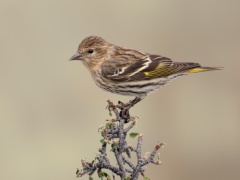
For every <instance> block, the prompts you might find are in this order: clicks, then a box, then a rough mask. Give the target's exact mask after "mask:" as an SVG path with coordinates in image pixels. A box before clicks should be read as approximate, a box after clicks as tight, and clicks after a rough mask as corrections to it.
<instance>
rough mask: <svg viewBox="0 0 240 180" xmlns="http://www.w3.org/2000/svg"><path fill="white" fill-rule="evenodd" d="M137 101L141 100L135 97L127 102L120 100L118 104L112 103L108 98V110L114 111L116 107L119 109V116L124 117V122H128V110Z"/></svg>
mask: <svg viewBox="0 0 240 180" xmlns="http://www.w3.org/2000/svg"><path fill="white" fill-rule="evenodd" d="M139 101H141V99H140V98H138V97H136V98H135V99H133V100H131V101H129V102H128V103H123V102H121V101H118V105H114V104H113V103H112V102H111V101H110V100H108V101H107V102H108V110H109V112H110V114H111V111H115V110H116V109H119V110H120V113H119V117H120V118H121V119H124V120H125V123H128V122H129V121H130V114H129V110H130V108H131V107H133V106H134V105H135V104H137V103H138V102H139Z"/></svg>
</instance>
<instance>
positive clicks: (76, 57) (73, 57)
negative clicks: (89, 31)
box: [69, 52, 83, 61]
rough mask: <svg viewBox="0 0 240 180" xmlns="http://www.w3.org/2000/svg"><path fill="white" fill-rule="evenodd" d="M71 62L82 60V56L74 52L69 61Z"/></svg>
mask: <svg viewBox="0 0 240 180" xmlns="http://www.w3.org/2000/svg"><path fill="white" fill-rule="evenodd" d="M69 60H70V61H71V60H83V58H82V55H81V54H80V53H79V52H76V54H74V55H73V56H72V57H71V58H70V59H69Z"/></svg>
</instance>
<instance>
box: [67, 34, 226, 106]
mask: <svg viewBox="0 0 240 180" xmlns="http://www.w3.org/2000/svg"><path fill="white" fill-rule="evenodd" d="M70 60H82V62H83V64H84V65H85V66H86V67H87V68H88V69H89V71H90V73H91V75H92V77H93V79H94V81H95V83H96V84H97V86H98V87H100V88H102V89H104V90H106V91H109V92H112V93H115V94H121V95H129V96H135V99H134V100H133V101H131V105H132V106H133V105H134V104H136V103H137V102H139V101H140V100H142V99H143V98H144V97H145V96H146V95H147V94H149V93H150V92H153V91H155V90H157V89H158V88H160V87H162V86H164V85H165V84H167V83H169V82H170V81H171V80H173V79H175V78H177V77H179V76H182V75H186V74H188V73H196V72H204V71H211V70H221V69H222V68H220V67H202V66H201V65H200V64H198V63H192V62H173V61H172V60H171V59H169V58H167V57H164V56H160V55H153V54H148V53H143V52H140V51H136V50H133V49H127V48H123V47H119V46H116V45H113V44H111V43H108V42H107V41H105V40H104V39H103V38H101V37H98V36H89V37H87V38H85V39H84V40H83V41H82V42H81V43H80V45H79V47H78V50H77V53H76V54H75V55H73V56H72V57H71V58H70Z"/></svg>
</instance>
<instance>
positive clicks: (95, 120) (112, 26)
mask: <svg viewBox="0 0 240 180" xmlns="http://www.w3.org/2000/svg"><path fill="white" fill-rule="evenodd" d="M239 19H240V1H239V0H229V1H218V0H202V1H191V0H181V1H179V0H160V1H153V0H148V1H143V0H142V1H139V0H132V1H127V0H125V1H110V0H104V1H99V0H95V1H89V0H82V1H79V0H78V1H77V0H68V1H56V0H48V1H30V0H25V1H18V0H15V1H14V0H1V1H0V23H1V28H0V49H1V52H0V83H1V88H0V98H1V101H0V144H1V148H0V169H1V173H0V179H4V180H14V179H22V180H33V179H34V180H43V179H46V180H48V179H51V180H66V179H68V180H74V179H76V178H75V171H76V168H77V167H79V168H80V167H81V166H80V160H81V158H82V157H86V158H87V159H92V158H93V157H94V156H95V152H96V151H97V149H98V147H99V146H100V143H99V139H100V135H99V134H98V133H97V129H98V127H99V126H100V125H101V124H103V123H104V122H105V119H107V118H109V116H108V112H107V111H106V110H105V107H106V100H107V99H111V100H113V101H114V102H117V100H122V101H128V100H129V99H131V98H132V97H122V96H118V95H114V94H110V93H107V92H104V91H102V90H100V89H99V88H98V87H97V86H96V85H95V84H94V82H93V81H92V79H91V77H90V74H89V73H88V71H87V70H86V69H85V67H84V66H83V65H82V64H81V63H80V62H70V61H68V59H69V58H70V56H72V55H73V54H74V53H75V52H76V49H77V46H78V44H79V42H80V41H81V40H82V39H83V38H85V37H86V36H88V35H99V36H102V37H104V38H105V39H106V40H108V41H109V42H112V43H114V44H118V45H121V46H125V47H129V48H134V49H138V50H142V51H145V52H149V53H155V54H161V55H164V56H167V57H170V58H172V59H174V60H176V61H194V62H199V63H201V64H203V65H206V66H223V67H225V69H224V70H223V71H215V72H207V73H199V74H193V75H191V76H185V77H182V78H179V79H178V80H176V81H174V82H172V83H171V84H170V85H168V86H166V87H164V88H163V89H161V90H159V91H157V92H156V93H154V94H152V95H150V96H149V97H148V98H146V99H145V100H144V101H142V102H141V103H139V104H138V105H136V106H135V107H134V109H133V110H132V111H131V112H132V115H137V116H139V117H140V120H139V123H138V125H137V128H134V130H133V131H138V132H142V133H143V134H144V135H145V136H144V147H143V150H144V151H151V150H152V148H153V146H154V145H155V143H156V142H158V141H163V142H165V143H167V146H166V147H165V148H164V149H162V150H161V160H162V165H161V166H153V165H150V166H148V171H147V172H146V175H147V176H148V177H151V179H154V180H157V179H162V180H202V179H206V180H226V179H228V180H239V179H240V72H239V71H240V21H239ZM131 141H132V140H131ZM132 142H134V140H133V141H132ZM94 177H95V176H94ZM82 179H88V177H87V176H85V177H83V178H82Z"/></svg>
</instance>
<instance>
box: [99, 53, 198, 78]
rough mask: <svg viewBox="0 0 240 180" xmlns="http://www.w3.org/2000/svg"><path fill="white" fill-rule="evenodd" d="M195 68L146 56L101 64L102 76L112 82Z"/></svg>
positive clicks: (182, 71)
mask: <svg viewBox="0 0 240 180" xmlns="http://www.w3.org/2000/svg"><path fill="white" fill-rule="evenodd" d="M197 67H200V65H199V64H198V63H188V62H184V63H179V62H173V61H172V60H171V59H169V58H167V57H162V56H159V55H146V56H145V57H144V58H142V59H140V58H139V59H137V60H135V61H133V60H132V61H130V62H129V61H128V59H122V60H118V59H114V60H109V61H106V62H104V63H103V64H102V74H103V76H104V77H105V78H107V79H110V80H113V81H119V82H123V81H141V80H147V79H154V78H161V77H167V76H170V75H173V74H180V73H184V72H187V70H189V69H194V68H197Z"/></svg>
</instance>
